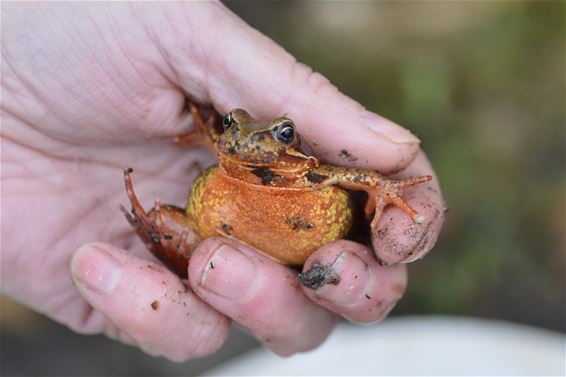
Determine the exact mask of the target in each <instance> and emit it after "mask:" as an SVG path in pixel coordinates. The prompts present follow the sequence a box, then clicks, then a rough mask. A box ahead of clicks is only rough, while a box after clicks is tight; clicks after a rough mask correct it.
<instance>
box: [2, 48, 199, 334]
mask: <svg viewBox="0 0 566 377" xmlns="http://www.w3.org/2000/svg"><path fill="white" fill-rule="evenodd" d="M97 54H101V55H103V56H104V57H105V58H104V60H105V61H106V62H112V63H111V66H112V69H113V70H112V71H111V72H108V71H107V68H108V67H107V65H108V63H103V62H102V61H93V60H91V61H90V63H89V64H88V65H86V66H85V65H84V64H83V65H81V66H80V67H74V68H71V70H70V71H66V72H65V74H59V75H57V74H55V75H53V76H51V77H49V79H46V80H37V81H35V82H32V83H30V82H27V83H26V82H22V81H23V80H20V79H19V78H20V77H25V76H23V75H25V72H21V71H16V70H15V67H13V70H12V71H11V72H8V74H7V75H6V76H7V77H5V81H6V83H8V84H9V85H5V86H3V90H4V91H5V92H4V93H3V96H4V97H5V98H6V97H8V98H9V99H10V100H12V101H13V102H12V103H14V105H15V104H18V105H19V104H21V103H22V101H24V100H25V108H24V110H23V111H22V110H21V108H20V109H17V108H16V107H15V106H14V110H13V111H10V110H11V109H10V108H9V107H8V108H6V109H5V110H6V111H4V112H3V131H2V133H3V135H2V139H3V145H2V147H3V152H2V161H3V174H2V183H3V203H2V207H3V210H2V222H3V224H4V225H3V228H2V230H3V232H5V234H3V239H4V240H5V243H4V247H5V249H4V251H3V252H2V259H3V260H2V262H3V263H2V266H10V268H5V269H4V271H2V273H3V276H4V278H5V281H6V282H9V283H8V286H6V285H5V286H4V288H5V289H6V291H7V292H8V293H13V294H14V295H15V296H16V297H17V298H18V299H20V300H22V301H23V302H26V303H29V304H30V305H31V306H32V307H34V308H35V309H37V310H39V311H42V312H47V313H49V314H50V315H52V316H54V317H55V318H56V319H57V320H59V321H62V322H65V323H67V324H69V325H70V326H71V327H73V328H75V329H79V330H83V331H100V330H101V329H98V328H88V327H89V326H90V325H89V323H92V318H90V315H89V314H91V313H93V312H92V308H91V307H90V306H89V305H88V303H86V301H85V300H84V299H83V298H82V296H81V295H80V294H79V292H78V291H77V290H76V288H75V287H74V286H73V284H72V281H71V279H70V278H69V276H68V269H69V261H70V258H71V254H72V253H73V252H74V251H76V250H77V248H78V247H79V246H80V245H81V244H83V243H84V242H85V241H88V240H105V241H108V242H111V243H115V244H117V245H121V246H124V247H126V246H127V247H129V246H130V245H131V243H132V241H133V237H134V235H133V234H132V232H131V228H130V226H129V225H128V224H127V222H126V221H125V220H124V218H123V217H122V216H121V215H118V213H119V211H118V207H119V204H126V203H127V199H126V197H125V195H124V187H123V181H122V175H121V171H122V168H123V167H124V166H127V165H131V166H134V167H136V172H137V177H136V180H137V189H138V190H139V191H140V193H141V194H142V197H155V196H156V195H167V196H166V197H165V198H164V199H166V200H167V201H170V202H172V203H178V204H179V205H181V204H182V203H184V200H185V199H186V198H185V195H186V192H187V188H188V187H189V186H188V185H189V184H190V181H191V179H192V177H194V174H195V173H196V172H197V169H191V167H194V163H195V162H198V161H202V162H203V163H205V164H206V162H205V161H210V157H207V155H206V154H205V153H204V152H202V151H186V150H179V149H177V148H174V147H173V146H172V145H171V135H172V134H174V133H179V132H182V131H183V130H184V129H185V130H186V128H185V127H189V123H190V122H188V121H190V118H187V113H186V112H185V111H184V95H183V93H182V92H181V91H180V90H179V89H178V88H176V87H174V86H173V85H172V84H171V83H170V82H169V81H168V80H167V78H166V77H165V76H164V75H163V74H162V73H161V72H160V67H159V64H160V62H156V65H152V66H151V68H148V69H146V70H145V71H144V72H143V73H141V71H139V70H138V71H136V66H137V65H138V64H141V63H140V62H139V61H137V60H136V59H137V57H136V56H132V55H130V54H128V53H127V51H120V50H113V49H111V48H108V49H105V50H102V51H97ZM25 68H28V67H25ZM25 68H24V69H25ZM46 73H51V72H46ZM70 76H71V77H73V80H74V82H75V86H73V89H72V90H71V91H70V92H69V91H68V90H67V88H68V86H69V83H68V82H66V80H67V79H68V78H69V77H70ZM148 82H152V84H151V85H149V84H148ZM102 83H103V84H104V90H101V88H100V86H101V84H102ZM124 88H127V90H125V89H124ZM10 102H11V101H9V102H8V104H10ZM146 194H147V195H146ZM46 198H48V200H46ZM47 222H48V225H47V226H46V223H47ZM22 229H28V230H29V232H30V233H33V237H17V238H16V237H5V235H9V234H15V233H17V232H21V231H22ZM6 241H7V242H6ZM135 245H136V246H140V245H139V243H135ZM16 251H18V252H17V253H16ZM133 251H134V252H135V253H140V254H143V255H144V257H146V258H147V257H149V255H148V254H149V253H148V252H147V251H146V250H145V249H144V248H143V247H139V248H138V249H137V250H136V249H134V250H133ZM30 278H31V279H33V280H35V281H41V282H43V284H42V287H43V288H42V289H40V290H38V289H37V287H31V286H29V284H26V282H27V281H29V279H30ZM10 285H14V286H28V287H29V289H27V290H26V291H25V292H22V291H21V290H18V292H15V291H13V289H12V287H11V286H10ZM12 291H13V292H12ZM38 305H39V306H38Z"/></svg>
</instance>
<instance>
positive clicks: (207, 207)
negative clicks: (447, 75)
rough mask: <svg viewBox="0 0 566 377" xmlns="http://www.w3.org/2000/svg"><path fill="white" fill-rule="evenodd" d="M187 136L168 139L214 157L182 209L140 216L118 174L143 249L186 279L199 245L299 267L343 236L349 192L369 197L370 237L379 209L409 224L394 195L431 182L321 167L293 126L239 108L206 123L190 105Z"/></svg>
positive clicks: (410, 212)
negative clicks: (239, 246)
mask: <svg viewBox="0 0 566 377" xmlns="http://www.w3.org/2000/svg"><path fill="white" fill-rule="evenodd" d="M190 110H191V113H192V116H193V120H194V126H195V130H194V131H192V132H190V133H187V134H184V135H179V136H177V137H176V139H175V142H176V143H177V144H179V145H181V146H206V147H208V148H209V149H210V150H211V151H213V152H214V153H215V154H216V156H217V157H218V162H219V164H218V165H214V166H211V167H210V168H208V169H207V170H205V171H204V172H202V173H201V174H200V176H199V177H198V178H197V179H196V180H195V182H194V184H193V186H192V188H191V191H190V194H189V199H188V204H187V206H186V208H185V209H182V208H180V207H175V206H171V205H162V204H161V203H160V202H159V201H158V200H156V203H155V206H154V208H152V209H151V211H149V212H147V213H146V211H145V210H144V209H143V207H142V206H141V204H140V202H139V200H138V198H137V197H136V195H135V193H134V189H133V183H132V178H131V173H132V169H130V168H128V169H126V170H125V171H124V177H125V182H126V190H127V193H128V197H129V199H130V202H131V205H132V210H131V211H130V212H128V211H127V210H125V209H124V208H123V207H122V210H123V212H124V214H125V215H126V218H127V219H128V221H129V222H130V224H132V226H133V227H134V228H135V229H136V231H137V233H138V235H139V237H140V238H141V239H142V240H143V241H144V242H145V243H146V245H147V247H148V249H149V250H151V251H152V252H153V254H154V255H156V256H157V257H158V258H159V259H161V260H162V261H163V262H164V263H165V264H166V265H168V266H169V267H170V268H171V269H172V270H174V271H175V272H176V273H177V274H179V275H180V276H182V277H186V274H187V266H188V260H189V257H190V254H191V252H192V250H193V249H194V248H195V247H196V246H197V245H198V243H199V242H201V240H203V239H205V238H207V237H212V236H225V237H228V238H232V239H234V240H237V241H238V242H241V243H243V244H246V245H248V246H250V247H252V248H254V249H255V250H257V251H258V252H260V253H263V254H264V255H266V256H268V257H270V258H272V259H274V260H275V261H278V262H280V263H283V264H287V265H297V266H299V265H302V264H303V263H304V262H305V260H306V259H307V258H308V257H309V255H310V254H312V253H313V252H314V251H315V250H317V249H318V248H319V247H320V246H322V245H324V244H326V243H328V242H332V241H335V240H338V239H341V238H343V237H344V236H345V235H346V233H347V232H348V231H349V229H350V227H351V224H352V204H351V202H350V198H349V195H348V192H347V191H346V190H345V189H348V190H363V191H366V192H367V193H368V200H367V203H366V206H365V213H366V215H367V216H368V217H369V216H371V215H372V214H374V215H373V220H372V222H371V228H372V232H376V231H377V221H378V220H379V217H380V216H381V213H382V211H383V209H384V207H385V206H387V205H389V204H394V205H396V206H398V207H399V208H401V209H402V210H403V211H404V212H405V213H406V214H407V215H408V216H410V217H411V218H412V219H413V220H414V221H415V222H417V223H421V222H423V221H424V217H423V216H420V215H418V214H417V213H416V212H415V211H414V210H413V209H412V208H411V207H410V206H409V205H408V204H407V203H406V202H405V201H404V200H403V199H402V197H401V194H402V190H403V188H405V187H407V186H412V185H415V184H418V183H423V182H428V181H430V180H431V179H432V177H430V176H423V177H418V178H413V179H408V180H403V181H398V180H393V179H388V178H385V177H383V176H382V175H380V174H379V173H378V172H375V171H371V170H364V169H358V168H347V167H339V166H332V165H326V164H322V163H320V162H319V160H318V159H317V158H316V157H313V156H309V155H307V154H305V153H303V152H302V149H301V140H300V137H299V135H298V133H297V131H296V129H295V125H294V123H293V121H292V120H291V119H289V118H287V117H280V118H277V119H275V120H273V121H271V122H259V121H257V120H255V119H253V118H252V117H251V116H250V114H248V113H247V112H246V111H245V110H242V109H234V110H232V111H231V112H230V113H228V114H227V115H226V116H225V117H224V118H223V119H222V127H223V129H224V130H223V132H222V133H220V132H219V131H217V127H215V124H216V123H217V116H216V113H214V112H213V113H212V114H211V115H210V116H209V117H208V119H207V120H206V121H204V120H203V119H202V117H201V114H200V112H199V110H198V109H197V107H196V106H194V105H192V104H191V105H190Z"/></svg>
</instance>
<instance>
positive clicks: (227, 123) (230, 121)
mask: <svg viewBox="0 0 566 377" xmlns="http://www.w3.org/2000/svg"><path fill="white" fill-rule="evenodd" d="M235 123H236V121H235V120H234V117H233V116H232V113H228V114H226V116H225V117H224V119H222V125H223V126H224V131H226V130H227V129H228V128H230V127H232V126H233V125H234V124H235Z"/></svg>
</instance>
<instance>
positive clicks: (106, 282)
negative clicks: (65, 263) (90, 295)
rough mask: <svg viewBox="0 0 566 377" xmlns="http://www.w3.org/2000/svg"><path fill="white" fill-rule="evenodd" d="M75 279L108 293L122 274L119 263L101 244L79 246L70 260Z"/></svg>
mask: <svg viewBox="0 0 566 377" xmlns="http://www.w3.org/2000/svg"><path fill="white" fill-rule="evenodd" d="M71 273H72V275H73V277H74V278H75V281H76V282H77V283H79V284H82V285H84V286H85V287H86V288H88V289H90V290H92V291H95V292H97V293H110V292H112V290H113V289H114V287H116V285H117V284H118V282H119V281H120V278H121V276H122V268H121V264H119V263H118V262H117V261H116V260H115V259H114V258H113V257H112V255H111V254H110V253H109V252H108V250H107V249H106V248H105V247H104V246H103V245H98V244H87V245H84V246H83V247H81V248H80V249H79V250H78V251H77V253H76V254H75V256H74V257H73V259H72V261H71Z"/></svg>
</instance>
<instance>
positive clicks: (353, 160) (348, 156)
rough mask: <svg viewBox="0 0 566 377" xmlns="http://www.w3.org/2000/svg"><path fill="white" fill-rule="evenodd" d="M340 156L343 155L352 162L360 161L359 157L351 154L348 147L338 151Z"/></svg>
mask: <svg viewBox="0 0 566 377" xmlns="http://www.w3.org/2000/svg"><path fill="white" fill-rule="evenodd" d="M338 156H339V157H342V158H345V159H347V160H348V161H350V162H355V161H358V158H357V157H354V156H352V154H351V153H350V152H348V150H347V149H342V150H341V151H340V153H338Z"/></svg>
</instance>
